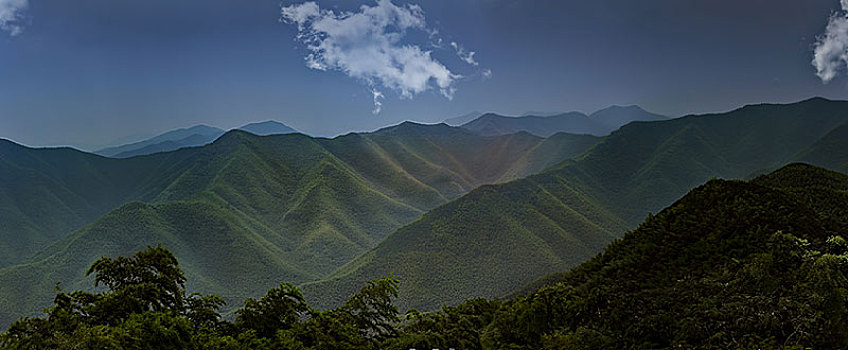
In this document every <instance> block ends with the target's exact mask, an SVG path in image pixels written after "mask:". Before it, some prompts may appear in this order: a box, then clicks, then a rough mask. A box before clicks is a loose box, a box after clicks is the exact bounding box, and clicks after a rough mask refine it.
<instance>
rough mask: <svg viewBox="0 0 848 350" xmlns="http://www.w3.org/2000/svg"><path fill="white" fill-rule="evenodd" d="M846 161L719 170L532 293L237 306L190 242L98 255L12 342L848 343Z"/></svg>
mask: <svg viewBox="0 0 848 350" xmlns="http://www.w3.org/2000/svg"><path fill="white" fill-rule="evenodd" d="M846 211H848V176H846V175H844V174H840V173H836V172H831V171H827V170H824V169H820V168H815V167H812V166H808V165H803V164H794V165H790V166H787V167H785V168H783V169H780V170H778V171H776V172H774V173H771V174H769V175H763V176H760V177H758V178H756V179H754V180H752V181H750V182H743V181H725V180H712V181H710V182H708V183H707V184H705V185H703V186H700V187H698V188H696V189H694V190H692V191H691V192H690V193H689V194H688V195H686V196H685V197H684V198H682V199H680V200H679V201H677V202H676V203H674V204H673V205H671V206H670V207H668V208H666V209H665V210H663V211H662V212H660V213H658V214H657V215H656V216H651V217H649V218H648V219H647V220H646V221H645V222H644V223H643V224H642V225H640V226H639V227H638V228H637V229H636V230H634V231H632V232H630V233H628V234H627V235H626V236H625V237H624V238H622V239H620V240H617V241H616V242H614V243H613V244H611V245H610V246H609V247H608V248H607V249H606V251H605V252H604V253H602V254H600V255H598V256H596V257H595V258H593V259H591V260H590V261H588V262H586V263H584V264H582V265H580V266H579V267H577V268H575V269H573V270H571V271H568V272H566V273H565V274H563V275H561V276H559V277H558V278H556V279H555V280H552V279H549V280H548V281H546V282H545V283H541V287H539V288H538V289H536V288H534V289H533V290H531V291H530V292H529V293H527V294H526V295H520V296H515V297H513V298H510V299H505V300H487V299H481V298H476V299H469V300H466V301H465V302H463V303H461V304H459V305H456V306H445V307H443V308H441V309H440V310H437V311H434V312H419V311H417V310H408V311H407V312H406V313H404V314H401V313H400V312H399V310H398V309H397V307H396V306H395V305H394V303H393V298H394V297H396V295H397V286H398V283H403V282H402V281H397V280H395V279H393V278H392V277H385V278H382V279H378V280H373V281H370V282H368V283H367V284H366V285H365V286H363V287H362V289H360V290H359V292H357V293H356V294H353V295H352V296H350V298H348V299H347V301H346V302H345V303H344V304H343V305H342V306H339V307H337V308H333V309H327V310H317V309H315V308H313V307H311V306H310V305H308V304H307V303H306V301H305V300H304V298H303V295H302V294H301V292H300V291H299V290H298V288H297V287H296V286H295V285H293V284H291V283H285V282H283V283H280V285H279V286H277V287H275V288H272V289H270V290H269V291H268V292H267V293H266V294H265V296H263V297H261V298H259V299H258V300H256V299H247V300H246V301H245V302H244V305H243V306H242V307H241V308H239V309H238V310H237V311H236V312H235V314H234V315H232V316H233V317H224V316H222V315H221V314H220V313H219V310H220V308H221V306H222V305H223V301H222V300H221V299H220V298H218V297H217V296H214V295H201V294H197V293H193V294H187V292H186V290H185V282H186V280H185V276H184V274H183V272H182V270H181V269H180V267H179V265H178V263H177V259H176V257H175V256H174V255H173V254H172V253H171V252H169V251H168V250H167V249H166V248H163V247H161V246H160V247H149V248H148V249H147V250H144V251H140V252H138V253H136V254H135V255H134V256H132V257H118V258H102V259H100V260H98V261H96V262H94V264H93V265H91V268H90V269H89V270H88V272H87V273H88V274H91V275H93V276H94V282H95V284H96V285H97V286H99V287H100V288H99V289H98V290H99V291H98V292H95V293H91V292H82V291H75V292H59V293H58V294H57V295H56V298H55V301H54V304H53V305H52V306H50V307H49V308H48V309H46V310H45V312H46V313H45V315H44V316H42V317H34V318H23V319H20V320H19V321H17V322H16V323H14V324H13V325H12V326H11V327H10V328H9V329H8V330H7V331H6V332H5V333H4V334H3V335H2V338H0V339H1V340H0V344H2V346H3V347H4V348H8V349H33V348H55V349H76V348H86V349H145V348H158V349H263V348H267V349H410V348H415V349H431V348H439V349H448V348H454V349H522V348H526V349H540V348H545V349H589V348H591V349H623V348H636V349H642V348H644V349H648V348H650V349H655V348H702V349H727V348H738V349H766V348H797V349H802V348H821V349H836V348H845V347H846V346H848V332H846V331H845V329H846V328H848V241H846V239H845V237H846V235H847V234H848V224H846V219H845V218H846V213H848V212H846Z"/></svg>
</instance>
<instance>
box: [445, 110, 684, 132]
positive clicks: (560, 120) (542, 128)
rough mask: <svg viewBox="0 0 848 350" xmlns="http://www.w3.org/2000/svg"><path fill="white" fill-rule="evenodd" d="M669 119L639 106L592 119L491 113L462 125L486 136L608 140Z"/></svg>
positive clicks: (598, 114) (579, 115) (574, 115)
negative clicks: (637, 125)
mask: <svg viewBox="0 0 848 350" xmlns="http://www.w3.org/2000/svg"><path fill="white" fill-rule="evenodd" d="M665 119H668V118H667V117H664V116H661V115H658V114H654V113H650V112H647V111H645V110H644V109H642V108H640V107H638V106H627V107H620V106H612V107H609V108H605V109H602V110H600V111H597V112H595V113H592V115H586V114H583V113H580V112H569V113H561V114H556V115H544V116H538V115H527V116H521V117H507V116H502V115H497V114H494V113H487V114H484V115H482V116H480V117H479V118H477V119H474V120H472V121H470V122H468V123H465V124H462V128H465V129H467V130H470V131H472V132H474V133H476V134H478V135H483V136H496V135H506V134H514V133H517V132H521V131H525V132H529V133H531V134H533V135H536V136H541V137H549V136H551V135H553V134H556V133H560V132H565V133H570V134H588V135H595V136H606V135H609V133H611V132H613V131H614V130H617V129H618V128H620V127H622V126H624V125H625V124H628V123H631V122H635V121H657V120H665Z"/></svg>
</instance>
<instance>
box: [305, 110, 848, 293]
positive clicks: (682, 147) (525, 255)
mask: <svg viewBox="0 0 848 350" xmlns="http://www.w3.org/2000/svg"><path fill="white" fill-rule="evenodd" d="M846 108H848V102H838V101H827V100H823V99H811V100H808V101H803V102H799V103H794V104H789V105H768V104H765V105H754V106H746V107H744V108H740V109H738V110H735V111H732V112H728V113H722V114H712V115H699V116H686V117H682V118H678V119H672V120H665V121H659V122H650V123H644V122H637V123H630V124H628V125H625V126H623V127H622V128H621V129H619V130H617V131H614V132H613V133H612V134H610V135H609V136H608V137H606V138H605V139H604V140H603V141H601V142H600V143H598V144H597V145H595V146H594V147H593V148H591V149H590V150H589V151H588V152H586V153H585V154H583V155H581V156H579V157H577V158H575V159H573V160H569V161H565V162H562V163H560V164H558V165H555V166H553V167H551V168H549V169H548V170H547V171H544V172H542V173H539V174H537V175H534V176H530V177H527V178H523V179H520V180H516V181H512V182H508V183H504V184H499V185H494V186H483V187H480V188H477V189H475V190H473V191H471V192H470V193H468V194H466V195H465V196H463V197H461V198H459V199H457V200H455V201H453V202H450V203H447V204H444V205H442V206H439V207H437V208H435V209H433V210H431V211H429V212H428V213H427V214H425V215H423V216H422V217H421V218H420V219H419V220H417V221H415V222H412V223H410V224H408V225H407V226H404V227H402V228H399V229H398V230H396V231H394V232H393V233H391V234H390V235H389V236H388V237H387V238H386V239H385V240H384V241H382V242H381V243H380V244H379V245H378V246H377V247H376V248H374V249H372V250H371V251H369V252H368V253H366V254H363V255H360V256H359V257H357V258H356V259H355V260H353V261H352V262H350V263H348V264H346V265H345V266H343V267H341V268H340V269H338V270H336V271H335V272H334V273H333V274H332V275H330V276H329V277H327V278H324V279H323V280H322V281H319V282H315V283H308V284H305V285H303V291H304V295H305V296H306V298H307V300H309V301H310V302H311V303H316V304H319V305H322V306H327V307H330V306H336V305H340V303H341V302H342V301H343V299H344V296H345V295H348V294H349V293H350V292H351V288H352V287H351V286H358V285H361V284H362V283H364V281H367V280H369V279H372V278H374V277H376V276H382V275H387V274H392V273H393V274H394V276H396V277H397V278H399V279H400V280H402V281H404V283H403V284H402V285H401V286H400V289H399V291H398V305H399V307H400V308H401V309H406V308H415V309H420V310H433V309H435V308H438V307H439V306H441V305H443V304H450V305H454V304H457V303H459V302H461V301H462V300H464V299H465V298H468V297H487V298H493V297H502V296H505V295H509V294H512V293H514V292H516V291H518V290H520V289H521V288H522V287H523V286H526V285H527V284H528V283H531V282H533V281H535V280H538V279H539V278H542V277H544V276H546V275H549V274H554V273H559V272H562V271H564V270H567V269H570V268H574V267H575V266H577V265H578V264H580V263H581V262H583V261H585V260H587V259H589V258H590V257H592V256H594V255H595V254H597V253H598V252H600V251H601V250H602V249H603V247H605V246H606V245H607V244H609V243H610V242H611V241H612V240H613V239H615V238H619V237H621V236H622V235H623V234H624V233H625V232H626V231H627V230H630V229H633V228H635V227H636V226H637V225H639V223H640V222H642V221H643V220H644V219H645V217H646V216H648V215H649V214H650V213H657V212H658V211H660V210H662V208H664V207H667V206H669V205H671V204H673V203H674V202H675V201H676V200H678V199H680V198H681V197H682V196H683V195H685V194H686V193H687V192H688V191H690V190H691V189H692V188H694V187H696V186H700V185H703V184H704V183H705V182H707V181H709V180H710V179H713V178H725V179H741V178H747V177H749V176H750V175H751V174H754V173H761V172H762V171H763V170H764V169H766V170H767V169H777V168H779V167H782V166H784V165H786V164H788V163H790V162H793V161H796V160H798V159H802V158H803V157H802V156H803V154H804V152H805V150H808V149H810V148H811V147H813V146H814V145H815V144H816V143H817V142H818V141H820V140H823V139H824V140H825V141H827V143H828V144H830V145H832V147H829V148H827V150H828V151H825V150H824V149H822V151H820V152H819V151H817V153H816V154H818V156H817V158H816V159H817V160H818V161H823V160H827V159H833V160H834V163H832V164H831V165H834V166H837V165H838V163H839V159H841V158H840V157H841V155H842V154H844V153H845V151H844V150H845V149H848V147H842V148H839V145H841V144H843V143H844V140H845V139H846V138H844V137H839V136H841V135H844V132H845V130H848V129H846V127H845V123H846V117H845V115H846V114H845V112H844V111H845V110H846ZM837 128H838V130H836V129H837ZM840 132H841V133H840ZM828 140H829V141H828ZM831 155H832V156H831ZM815 193H817V192H813V194H812V195H810V197H807V198H808V199H807V201H808V202H809V203H808V204H810V205H816V203H821V205H820V206H821V207H827V210H828V213H825V215H828V216H829V217H830V218H831V220H836V221H840V220H841V221H843V222H848V209H846V208H848V207H844V206H842V207H840V206H837V205H832V204H833V203H829V202H833V201H834V199H835V198H840V197H845V196H848V194H847V193H842V194H828V195H827V196H826V197H824V198H818V197H815V196H816V195H815ZM828 201H829V202H828ZM542 283H544V282H542Z"/></svg>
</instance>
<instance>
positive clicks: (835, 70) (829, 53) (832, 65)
mask: <svg viewBox="0 0 848 350" xmlns="http://www.w3.org/2000/svg"><path fill="white" fill-rule="evenodd" d="M841 4H842V10H841V11H837V12H835V13H834V14H833V15H831V16H830V20H828V23H827V28H826V29H825V33H824V34H823V35H821V36H819V38H818V40H817V41H816V44H815V47H814V49H813V62H812V63H813V66H814V67H816V75H818V77H819V79H821V80H822V82H824V83H827V82H829V81H831V80H833V78H836V76H837V75H838V74H839V72H840V70H842V69H843V68H844V67H845V66H846V65H848V0H842V1H841Z"/></svg>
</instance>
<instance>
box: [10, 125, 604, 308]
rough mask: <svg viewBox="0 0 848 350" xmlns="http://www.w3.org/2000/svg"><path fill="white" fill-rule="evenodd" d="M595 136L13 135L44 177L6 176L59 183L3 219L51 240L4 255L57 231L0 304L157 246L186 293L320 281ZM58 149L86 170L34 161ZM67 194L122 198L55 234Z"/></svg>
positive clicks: (233, 296)
mask: <svg viewBox="0 0 848 350" xmlns="http://www.w3.org/2000/svg"><path fill="white" fill-rule="evenodd" d="M597 141H598V139H597V138H594V137H586V136H575V135H558V136H557V137H554V138H550V139H543V138H539V137H536V136H532V135H529V134H526V133H522V134H515V135H505V136H499V137H480V136H477V135H474V134H472V133H470V132H468V131H466V130H463V129H459V128H451V127H448V126H445V125H434V126H425V125H418V124H412V123H405V124H401V125H398V126H395V127H392V128H387V129H384V130H380V131H378V132H374V133H369V134H350V135H346V136H342V137H338V138H334V139H317V138H311V137H308V136H305V135H300V134H292V135H280V136H268V137H259V136H256V135H252V134H249V133H246V132H241V131H233V132H230V133H227V134H225V135H224V136H222V137H221V138H219V139H218V140H217V141H215V142H214V143H212V144H210V145H208V146H204V147H199V148H188V149H182V150H179V151H175V152H168V153H160V154H154V155H149V156H142V157H134V158H130V159H121V160H117V159H108V158H103V157H98V156H93V155H89V154H84V153H81V152H76V151H71V150H35V149H28V148H24V147H20V146H17V145H13V144H11V143H10V144H9V150H6V151H4V152H3V153H2V154H3V158H2V159H15V160H16V162H17V163H15V165H16V166H17V167H18V168H25V169H26V171H29V172H33V173H36V174H37V175H33V176H16V177H14V178H12V180H10V182H3V183H0V185H6V184H12V185H14V184H16V183H15V182H14V181H20V180H24V179H32V178H34V177H35V176H43V177H44V178H46V179H47V180H44V182H47V183H51V184H52V183H55V184H56V185H55V186H54V187H55V188H54V187H49V188H48V189H46V190H44V191H43V192H44V193H45V194H46V195H45V196H44V197H43V198H37V199H39V200H49V201H47V202H44V203H40V202H39V203H37V204H38V205H33V206H31V207H28V209H30V211H26V212H21V211H18V212H15V211H12V210H9V211H8V212H3V213H2V214H0V215H7V216H8V217H15V216H18V217H21V218H27V219H29V220H30V221H32V222H40V223H45V226H44V227H37V228H36V229H38V230H41V231H36V233H37V234H43V235H49V236H48V238H45V239H43V240H39V241H23V242H20V243H21V244H18V245H14V244H17V243H18V242H16V241H13V240H4V242H9V244H10V247H9V248H8V249H10V250H16V249H18V250H19V249H22V248H21V247H26V249H29V250H35V249H38V248H39V247H43V245H41V244H45V242H46V243H49V242H50V241H51V239H52V240H53V241H55V240H57V239H59V241H58V242H56V243H55V244H53V245H51V246H49V247H47V248H45V249H44V250H41V251H40V252H39V253H38V254H36V255H35V256H32V257H29V258H26V256H24V255H21V256H20V257H18V260H17V261H12V262H14V263H17V265H14V266H7V267H6V268H4V269H0V295H3V296H4V297H5V298H7V301H8V302H3V303H0V314H2V318H3V320H4V322H7V321H9V320H10V319H9V318H10V317H15V316H16V315H21V314H29V313H33V312H37V311H38V310H39V308H40V307H41V306H42V305H45V303H46V302H49V296H48V295H47V294H43V293H42V294H38V293H31V291H33V290H42V289H39V288H35V286H38V285H45V284H47V285H52V284H55V283H56V282H57V281H62V282H64V285H67V286H70V287H75V286H79V285H80V283H82V281H81V279H80V276H81V274H80V273H79V272H80V271H81V270H83V269H84V268H85V266H86V264H87V262H88V261H89V260H90V259H92V258H95V259H96V258H97V257H99V256H101V255H121V254H128V253H130V252H133V251H137V250H139V249H141V248H144V247H145V246H146V245H148V244H156V243H165V244H167V245H168V246H169V247H170V248H171V249H173V250H174V251H176V252H178V254H179V255H180V258H181V259H182V260H183V261H184V265H185V266H186V271H187V273H188V275H190V276H193V277H195V278H193V279H192V280H193V281H195V283H196V284H194V285H191V286H190V287H191V288H195V289H201V290H204V291H207V290H208V291H213V292H218V293H221V294H222V295H224V296H225V297H227V298H228V300H238V299H239V298H243V297H245V296H252V295H255V293H257V292H261V291H264V290H265V289H267V288H268V286H269V285H273V284H274V281H277V280H280V279H285V280H291V281H294V282H305V281H310V280H314V279H317V278H320V277H323V276H325V275H327V274H329V273H330V272H332V271H333V270H335V269H336V268H337V267H339V266H341V265H342V264H344V263H346V262H348V261H350V260H351V259H353V258H354V257H356V256H357V255H359V254H361V253H362V252H364V251H366V250H367V249H370V248H372V247H374V246H375V245H376V244H377V243H378V242H380V241H381V240H382V239H383V238H384V237H385V236H386V235H387V234H388V233H389V232H391V231H392V230H394V229H397V228H398V227H401V226H403V225H404V224H407V223H409V222H411V221H413V220H414V219H415V218H416V217H418V216H420V215H421V214H422V213H424V212H426V211H427V210H429V209H431V208H433V207H435V206H437V205H440V204H443V203H445V202H447V201H449V200H452V199H455V198H457V197H459V196H461V195H462V194H464V193H466V192H467V191H469V190H471V189H473V188H475V187H477V186H479V185H481V184H485V183H495V182H500V181H506V180H510V179H513V178H515V177H517V176H522V175H525V174H528V173H532V172H536V171H539V170H541V169H542V168H544V167H546V166H548V165H550V164H552V163H555V162H557V161H558V160H561V159H563V158H561V157H570V156H574V155H577V154H580V153H582V152H583V151H585V150H586V149H587V148H589V147H591V146H592V145H593V144H594V143H596V142H597ZM53 152H70V154H72V155H75V156H77V157H78V158H80V159H81V160H83V161H87V162H89V163H90V164H91V165H90V166H84V167H83V166H80V167H79V169H81V170H76V169H77V168H73V167H70V164H73V165H75V166H79V165H80V164H81V163H82V161H70V160H69V159H68V158H67V156H65V155H63V156H62V157H58V159H63V160H68V161H69V163H68V164H65V163H59V164H52V163H50V164H48V165H46V166H43V168H44V169H41V168H37V167H36V165H41V164H43V162H44V161H43V160H42V155H43V154H48V155H49V154H52V153H53ZM20 154H23V155H27V157H29V158H27V157H23V158H24V159H26V160H27V162H29V163H26V162H24V161H22V160H19V159H18V158H22V156H20ZM82 164H85V163H82ZM109 171H111V172H109ZM88 172H91V173H92V174H94V175H90V174H89V173H88ZM69 177H70V178H72V179H78V178H79V179H85V181H78V182H74V181H70V180H67V179H66V178H69ZM101 178H102V179H103V180H102V181H99V179H101ZM15 179H18V180H15ZM48 180H49V181H48ZM51 181H52V182H51ZM109 181H112V182H114V185H113V184H112V183H111V182H109ZM110 186H111V187H110ZM13 189H14V188H11V187H9V188H4V191H7V192H8V191H12V190H13ZM19 189H20V188H19ZM63 191H65V192H70V193H71V194H70V195H68V197H69V198H71V199H77V198H78V196H93V195H96V194H98V193H102V195H103V196H106V195H107V194H108V195H109V196H112V197H109V198H113V197H114V199H113V200H112V201H111V202H106V203H103V202H100V201H99V199H100V197H96V196H93V197H91V199H90V200H89V201H90V202H92V203H96V204H97V205H99V206H98V207H96V209H98V210H100V212H98V211H96V210H90V211H88V212H76V211H71V212H70V214H68V215H66V216H58V215H59V214H64V212H59V213H58V214H56V215H57V216H58V219H66V220H67V221H66V222H65V221H63V222H62V223H63V225H64V226H62V227H63V228H64V230H52V228H53V226H49V225H46V224H48V223H50V222H51V220H54V216H52V215H53V214H51V213H50V212H47V213H46V214H44V212H43V211H42V208H52V207H54V204H59V205H55V207H59V208H62V207H69V208H76V207H79V206H80V205H78V204H77V203H76V202H70V203H65V202H62V201H60V200H63V198H61V197H60V198H59V199H55V198H54V196H53V195H52V193H63ZM33 193H38V192H36V191H34V190H25V191H18V192H13V193H12V194H13V195H14V197H9V198H8V203H11V204H20V203H26V201H27V200H28V199H27V198H28V197H27V196H30V195H32V194H33ZM78 193H79V194H82V195H77V194H78ZM83 198H87V197H83ZM133 200H141V201H144V202H145V203H130V204H127V205H124V206H123V207H121V208H119V209H116V210H114V211H112V212H111V213H109V214H108V215H106V216H103V217H101V218H100V219H98V220H96V221H94V222H93V223H91V224H89V225H87V226H85V227H83V228H81V229H79V230H77V231H76V232H74V233H72V234H70V235H67V231H70V230H71V229H74V228H76V227H74V226H75V225H76V226H77V227H80V226H82V225H84V224H85V223H86V220H94V218H96V217H97V216H98V215H100V214H102V213H105V212H106V211H108V210H109V209H112V208H115V207H118V206H120V205H121V204H122V203H125V202H128V201H133ZM84 203H85V202H84ZM9 207H12V206H11V205H9ZM110 207H111V208H110ZM39 215H41V216H39ZM20 227H24V226H23V225H19V226H11V225H9V226H5V227H3V228H2V231H0V234H2V236H3V237H4V238H5V237H17V236H19V235H22V234H24V237H38V236H37V235H36V234H35V233H33V234H30V233H26V232H24V231H23V230H21V228H20ZM65 235H67V236H65ZM63 236H64V237H63ZM62 237H63V238H62ZM60 238H61V239H60Z"/></svg>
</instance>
